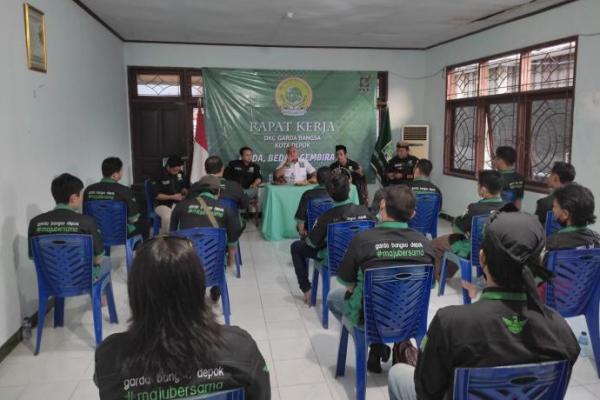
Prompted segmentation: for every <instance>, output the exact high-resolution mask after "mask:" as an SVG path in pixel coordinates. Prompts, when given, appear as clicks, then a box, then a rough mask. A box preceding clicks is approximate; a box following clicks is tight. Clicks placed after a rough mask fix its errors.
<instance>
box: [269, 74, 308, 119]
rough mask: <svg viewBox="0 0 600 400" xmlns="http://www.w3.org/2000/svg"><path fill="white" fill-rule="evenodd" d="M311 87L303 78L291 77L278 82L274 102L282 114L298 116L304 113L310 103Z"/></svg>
mask: <svg viewBox="0 0 600 400" xmlns="http://www.w3.org/2000/svg"><path fill="white" fill-rule="evenodd" d="M312 96H313V94H312V88H311V87H310V85H309V84H308V82H306V81H305V80H304V79H301V78H297V77H292V78H287V79H284V80H282V81H281V82H279V85H277V88H276V89H275V103H277V107H278V108H279V111H281V113H282V114H283V115H287V116H292V117H298V116H302V115H304V114H306V112H307V111H308V108H309V107H310V105H311V103H312Z"/></svg>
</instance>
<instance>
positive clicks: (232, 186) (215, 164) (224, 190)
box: [190, 156, 248, 210]
mask: <svg viewBox="0 0 600 400" xmlns="http://www.w3.org/2000/svg"><path fill="white" fill-rule="evenodd" d="M204 169H205V170H206V173H207V174H209V175H212V176H216V177H217V178H218V179H219V182H220V186H221V190H220V194H219V198H221V199H223V198H226V199H231V200H233V201H234V202H235V203H236V204H237V207H238V210H243V209H246V208H248V196H246V193H244V189H242V186H241V185H240V184H239V183H237V182H235V181H231V180H228V179H225V178H223V172H224V167H223V161H221V158H220V157H219V156H210V157H208V158H207V159H206V161H204ZM198 184H199V182H196V183H194V184H193V185H192V187H191V188H190V193H191V194H192V195H193V196H196V195H198V193H199V189H202V188H203V186H202V185H198Z"/></svg>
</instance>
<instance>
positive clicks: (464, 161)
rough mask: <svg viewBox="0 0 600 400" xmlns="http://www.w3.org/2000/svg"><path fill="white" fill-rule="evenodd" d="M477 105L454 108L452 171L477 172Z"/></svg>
mask: <svg viewBox="0 0 600 400" xmlns="http://www.w3.org/2000/svg"><path fill="white" fill-rule="evenodd" d="M476 110H477V108H476V107H475V105H457V106H455V107H454V116H453V120H454V132H453V135H452V143H453V146H452V161H453V162H452V169H454V170H457V171H468V172H474V171H475V115H476V114H475V113H476Z"/></svg>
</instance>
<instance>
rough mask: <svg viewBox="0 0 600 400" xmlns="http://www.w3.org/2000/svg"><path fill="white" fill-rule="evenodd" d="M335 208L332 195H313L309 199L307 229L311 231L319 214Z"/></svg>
mask: <svg viewBox="0 0 600 400" xmlns="http://www.w3.org/2000/svg"><path fill="white" fill-rule="evenodd" d="M331 208H333V200H332V199H331V198H330V197H313V198H310V199H308V205H307V211H306V214H307V218H306V219H307V221H306V222H307V225H306V230H307V231H308V232H309V233H310V231H311V230H312V228H313V226H315V223H316V222H317V219H318V218H319V216H320V215H321V214H323V213H325V212H326V211H327V210H329V209H331Z"/></svg>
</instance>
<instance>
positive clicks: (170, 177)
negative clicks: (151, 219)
mask: <svg viewBox="0 0 600 400" xmlns="http://www.w3.org/2000/svg"><path fill="white" fill-rule="evenodd" d="M187 187H188V183H187V182H186V179H185V177H184V176H183V160H182V159H181V157H179V156H171V157H169V158H168V159H167V163H166V164H165V169H164V171H163V173H162V176H161V177H160V178H159V179H157V180H155V181H152V191H153V196H154V200H155V201H156V208H155V209H154V211H155V212H156V215H158V216H159V217H160V222H161V226H160V233H161V234H166V233H169V221H170V220H171V213H172V212H173V208H174V207H175V205H176V204H177V203H179V202H180V201H181V200H183V199H185V196H187V193H188V190H187Z"/></svg>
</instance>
